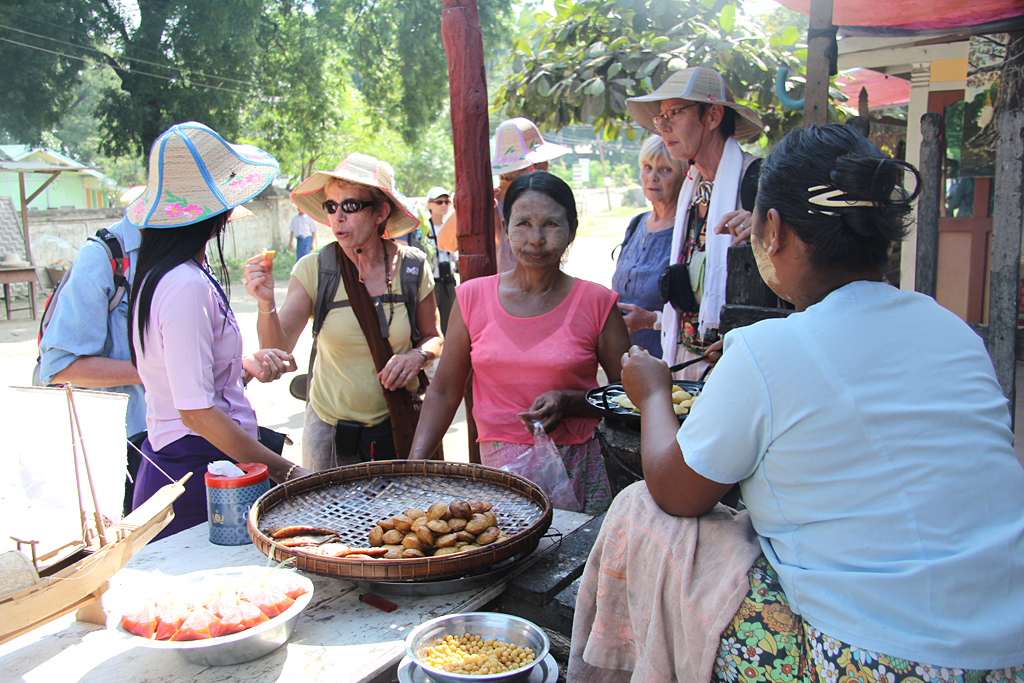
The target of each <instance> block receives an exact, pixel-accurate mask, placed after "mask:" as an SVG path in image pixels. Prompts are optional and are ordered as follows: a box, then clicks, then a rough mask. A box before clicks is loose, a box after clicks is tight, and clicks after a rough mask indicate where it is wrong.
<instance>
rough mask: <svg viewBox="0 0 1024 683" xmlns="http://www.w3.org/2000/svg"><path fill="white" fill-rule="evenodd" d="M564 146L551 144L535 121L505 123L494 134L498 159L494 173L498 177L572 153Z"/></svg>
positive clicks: (521, 120)
mask: <svg viewBox="0 0 1024 683" xmlns="http://www.w3.org/2000/svg"><path fill="white" fill-rule="evenodd" d="M571 151H572V150H570V149H569V148H568V147H565V146H564V145H556V144H554V143H553V142H547V141H546V140H544V138H543V137H541V134H540V130H538V128H537V126H536V125H534V123H533V121H530V120H529V119H524V118H521V117H520V118H514V119H509V120H508V121H502V122H501V123H500V124H498V129H497V130H495V131H494V157H493V158H492V159H491V171H492V172H493V173H494V175H502V174H503V173H511V172H512V171H518V170H520V169H523V168H527V167H529V166H533V165H534V164H539V163H541V162H542V161H551V160H552V159H557V158H558V157H560V156H562V155H563V154H568V153H569V152H571Z"/></svg>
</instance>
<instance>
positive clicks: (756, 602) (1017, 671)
mask: <svg viewBox="0 0 1024 683" xmlns="http://www.w3.org/2000/svg"><path fill="white" fill-rule="evenodd" d="M747 578H748V579H749V580H750V592H749V593H748V595H747V597H746V598H745V599H744V600H743V603H742V604H741V605H740V608H739V610H737V611H736V616H735V617H734V618H733V620H732V623H731V624H729V626H728V627H726V629H725V631H724V632H723V633H722V639H721V645H720V647H719V651H718V658H717V659H716V661H715V669H714V674H713V675H712V677H711V680H712V682H715V681H725V682H727V683H753V682H754V681H765V682H767V683H939V682H940V681H941V682H942V683H1024V665H1021V666H1015V667H1013V668H1011V669H998V670H993V671H977V670H967V669H952V668H947V667H939V666H931V665H928V664H921V663H919V662H911V661H908V660H906V659H899V658H897V657H890V656H888V655H884V654H879V653H877V652H871V651H870V650H863V649H861V648H858V647H853V646H852V645H847V644H846V643H842V642H840V641H838V640H836V639H835V638H830V637H828V636H827V635H825V634H824V633H822V632H821V631H819V630H817V629H816V628H814V627H813V626H811V625H810V624H808V623H807V622H805V621H804V620H803V619H802V618H801V617H799V616H798V615H796V614H793V612H791V611H790V609H789V600H788V599H787V598H786V594H785V593H784V592H783V591H782V586H781V585H780V584H779V576H778V574H776V573H775V570H774V569H772V567H771V565H769V564H768V560H766V559H765V558H764V556H763V555H762V556H761V557H759V558H757V560H756V561H755V562H754V566H752V567H751V568H750V571H749V572H748V573H747Z"/></svg>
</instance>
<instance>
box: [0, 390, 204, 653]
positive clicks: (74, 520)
mask: <svg viewBox="0 0 1024 683" xmlns="http://www.w3.org/2000/svg"><path fill="white" fill-rule="evenodd" d="M127 403H128V398H127V396H125V395H123V394H113V393H109V392H100V391H87V390H81V389H74V388H72V387H70V386H66V387H63V388H39V387H8V388H6V389H0V410H2V411H3V414H4V415H6V416H7V417H8V418H10V421H9V423H8V424H9V425H10V428H9V429H8V430H7V431H8V434H7V438H8V439H9V440H10V443H9V444H8V447H6V448H5V449H3V452H2V453H0V467H2V466H4V465H6V467H5V468H4V471H7V472H12V471H15V468H17V471H18V472H19V474H20V476H19V477H18V479H17V480H16V481H14V482H11V481H8V482H5V484H6V485H5V486H4V488H3V489H2V490H0V544H3V545H2V546H0V547H11V546H13V547H14V548H15V550H12V551H8V552H7V553H3V554H0V558H4V559H5V560H6V562H0V572H2V571H3V566H8V565H10V566H17V565H21V566H20V567H19V568H18V569H17V570H16V571H12V572H11V573H10V574H8V575H7V576H8V583H4V582H3V581H2V579H3V578H4V577H3V576H0V644H3V643H5V642H7V641H8V640H11V639H12V638H16V637H18V636H19V635H22V634H23V633H27V632H28V631H30V630H32V629H34V628H37V627H39V626H42V625H43V624H45V623H47V622H49V621H52V620H53V619H56V618H58V617H60V616H63V615H65V614H68V613H70V612H72V611H76V610H77V611H78V614H77V617H78V618H79V619H80V620H82V621H89V622H92V623H98V624H103V623H105V618H106V615H105V614H104V612H103V609H102V603H101V601H100V596H102V594H103V593H104V592H105V591H106V589H107V581H108V580H109V579H110V577H112V576H113V575H114V574H115V573H117V571H118V570H120V569H121V568H122V567H124V565H125V564H127V563H128V561H129V560H130V559H131V558H132V556H133V555H134V554H135V553H136V552H138V551H139V550H140V549H141V548H142V547H143V546H144V545H146V543H148V542H149V541H150V540H152V539H153V537H155V536H156V535H157V533H159V532H160V530H161V529H163V528H164V527H165V526H167V524H168V523H169V522H170V521H171V520H172V519H173V518H174V512H173V510H172V507H171V504H172V503H173V502H174V501H175V500H176V499H177V498H178V497H179V496H180V495H181V494H182V493H183V492H184V490H185V489H184V482H185V480H186V479H187V478H188V477H184V478H182V479H181V480H180V481H177V482H174V483H171V484H168V485H167V486H164V487H163V488H162V489H160V490H159V491H158V492H157V493H156V494H154V495H153V497H152V498H150V499H149V500H148V501H146V502H145V503H144V504H143V505H142V506H140V507H139V508H137V509H136V510H134V511H133V512H132V513H131V514H130V515H128V516H126V517H124V518H123V519H121V506H122V500H123V497H124V477H125V448H126V445H125V437H124V417H125V411H126V409H127ZM117 520H119V521H117ZM8 539H9V541H8ZM19 556H20V557H19ZM22 557H23V558H24V559H22ZM12 576H18V577H21V578H20V580H18V581H17V582H16V583H14V584H13V585H11V584H10V583H9V582H10V580H11V577H12Z"/></svg>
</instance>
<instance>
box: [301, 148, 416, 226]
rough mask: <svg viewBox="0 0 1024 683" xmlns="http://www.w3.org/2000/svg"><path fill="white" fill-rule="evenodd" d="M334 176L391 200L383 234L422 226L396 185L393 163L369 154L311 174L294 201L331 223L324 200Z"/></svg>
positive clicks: (312, 216)
mask: <svg viewBox="0 0 1024 683" xmlns="http://www.w3.org/2000/svg"><path fill="white" fill-rule="evenodd" d="M331 178H337V179H338V180H342V181H345V182H346V183H353V184H355V185H366V186H367V187H373V188H376V189H378V190H380V191H381V192H383V193H384V194H385V195H386V196H387V198H388V199H389V200H391V214H390V215H389V216H388V220H387V228H386V230H385V231H384V237H387V238H389V239H390V238H395V237H401V236H402V235H406V234H408V233H410V232H412V231H413V230H415V229H416V228H417V227H419V224H420V220H419V219H418V218H417V217H416V215H415V214H413V213H412V211H410V210H409V209H408V208H407V206H406V203H407V201H408V200H407V199H406V198H405V195H403V194H402V193H401V192H399V191H398V190H397V189H396V188H395V171H394V169H393V168H391V164H389V163H387V162H386V161H381V160H379V159H375V158H373V157H371V156H368V155H366V154H359V153H354V154H349V155H348V156H347V157H345V160H344V161H342V162H341V163H340V164H338V165H337V166H335V168H334V170H333V171H317V172H316V173H314V174H313V175H311V176H309V177H308V178H306V179H305V180H303V181H302V182H301V183H299V186H298V187H296V188H295V189H294V190H292V195H291V197H292V203H293V204H295V206H297V207H298V208H300V209H302V210H303V211H304V212H305V213H306V215H307V216H309V217H310V218H312V219H313V220H315V221H316V222H317V223H323V224H324V225H330V222H329V220H328V217H327V212H326V211H324V207H323V203H324V202H325V201H327V183H328V182H330V180H331Z"/></svg>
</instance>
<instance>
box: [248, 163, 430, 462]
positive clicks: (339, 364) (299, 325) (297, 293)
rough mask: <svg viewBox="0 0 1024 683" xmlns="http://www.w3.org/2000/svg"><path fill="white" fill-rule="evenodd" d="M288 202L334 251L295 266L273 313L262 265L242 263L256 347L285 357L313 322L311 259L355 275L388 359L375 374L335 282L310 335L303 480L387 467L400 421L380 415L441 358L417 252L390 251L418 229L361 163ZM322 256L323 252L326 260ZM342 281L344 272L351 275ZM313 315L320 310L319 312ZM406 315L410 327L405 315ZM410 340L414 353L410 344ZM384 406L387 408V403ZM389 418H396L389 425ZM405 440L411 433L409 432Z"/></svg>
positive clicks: (305, 187)
mask: <svg viewBox="0 0 1024 683" xmlns="http://www.w3.org/2000/svg"><path fill="white" fill-rule="evenodd" d="M291 199H292V202H293V203H294V204H295V205H296V206H297V207H298V208H300V209H301V210H303V211H305V212H306V214H307V215H309V216H310V217H311V218H313V220H315V221H316V222H318V223H321V224H324V225H327V226H329V227H330V228H331V231H332V232H333V233H334V235H335V237H336V238H337V242H336V243H334V244H331V245H327V246H325V247H324V248H323V249H321V250H320V253H319V254H310V255H308V256H306V257H305V258H304V259H302V260H301V261H299V262H298V263H296V264H295V266H294V268H292V273H291V277H290V278H289V280H288V293H287V295H286V296H285V300H284V303H283V304H282V305H281V306H280V309H278V307H277V305H276V302H275V296H274V277H273V274H272V272H271V270H270V267H269V266H268V265H267V264H266V262H265V259H264V258H263V256H262V255H256V256H254V257H253V258H251V259H249V260H248V261H247V263H246V266H245V275H244V277H243V281H244V282H245V283H246V290H247V291H248V292H249V294H250V295H251V296H253V297H254V298H255V299H256V300H257V302H258V306H259V316H258V319H257V331H258V333H259V338H260V343H261V344H266V345H271V346H275V347H278V348H282V349H287V350H289V351H290V350H291V349H293V348H295V342H296V341H297V340H298V338H299V335H300V334H301V333H302V331H303V330H304V329H305V327H306V324H307V323H308V322H309V320H310V318H311V317H313V316H314V313H315V311H314V310H313V309H314V303H315V302H316V301H317V294H318V291H319V287H320V282H319V279H320V267H321V266H320V262H321V259H326V258H333V259H336V260H337V265H338V266H339V267H340V268H341V269H342V273H344V269H346V268H349V269H352V270H354V271H355V275H358V281H359V283H361V284H362V285H363V286H364V287H365V293H366V294H368V295H369V297H370V298H371V299H372V300H373V302H374V303H375V304H376V308H377V311H378V313H379V315H382V316H383V317H382V319H381V325H380V327H381V332H382V333H384V332H386V334H383V336H384V337H386V339H385V340H384V342H385V343H386V344H387V345H388V346H389V347H390V351H391V355H390V357H389V358H388V360H387V362H386V364H384V367H383V368H382V369H381V370H380V371H379V372H378V369H377V366H376V364H375V359H374V355H373V352H372V350H371V347H370V345H369V342H368V341H367V337H366V333H364V331H363V329H362V328H361V326H360V323H359V320H358V319H357V317H356V314H355V312H354V310H353V305H352V303H351V301H350V297H349V295H348V294H347V293H346V290H345V285H344V283H343V282H339V284H338V287H337V291H336V294H335V295H334V299H333V301H332V302H331V303H330V304H329V310H328V312H327V314H326V317H324V319H323V327H322V329H320V330H319V332H318V333H317V335H316V340H317V341H316V344H317V346H316V357H315V360H314V363H313V369H312V377H311V380H312V382H311V385H310V389H309V392H308V397H309V398H308V402H307V405H306V412H305V417H304V419H303V430H302V462H303V466H304V467H306V468H308V469H310V470H314V471H317V470H322V469H327V468H330V467H337V466H339V465H347V464H352V463H358V462H364V461H368V460H371V459H373V460H386V459H394V458H395V457H397V456H398V453H397V451H396V443H395V433H394V430H398V429H405V426H404V424H399V423H398V420H399V419H400V420H402V421H403V422H404V420H405V417H403V416H401V415H399V416H397V417H396V416H395V415H392V413H391V412H390V411H389V406H391V405H393V399H392V398H391V397H386V395H385V393H384V392H385V391H387V392H392V393H395V394H397V393H398V392H400V391H405V392H410V391H416V390H418V389H419V382H418V374H419V372H420V371H421V370H423V369H424V368H425V367H426V366H427V365H428V364H429V363H430V362H432V361H434V360H435V359H436V358H438V356H440V355H441V347H442V344H443V342H442V339H441V336H440V334H439V332H438V327H439V324H438V313H437V306H436V305H435V304H434V291H433V290H434V278H433V275H432V273H431V270H430V268H429V267H424V266H425V260H424V255H423V252H422V251H420V250H419V249H414V248H411V247H408V246H406V245H404V244H402V243H401V242H400V241H396V240H395V238H398V237H402V236H404V235H407V234H408V233H409V232H410V231H412V230H414V229H415V228H416V226H417V225H419V220H418V219H417V218H416V216H415V215H413V213H412V212H411V211H410V210H409V209H408V207H407V206H406V203H405V197H404V196H402V195H401V193H399V192H398V191H397V190H396V189H395V181H394V170H393V169H392V167H391V165H390V164H388V163H386V162H384V161H380V160H378V159H375V158H374V157H371V156H367V155H365V154H350V155H349V156H348V157H346V158H345V160H344V161H342V162H341V163H340V164H338V166H337V167H335V169H334V170H333V171H317V172H316V173H314V174H313V175H311V176H310V177H308V178H306V179H305V180H304V181H302V183H300V184H299V186H298V187H296V188H295V189H294V190H293V191H292V193H291ZM326 250H331V251H326ZM407 258H413V259H418V263H419V273H418V278H419V279H418V288H417V291H416V292H415V294H414V296H415V297H416V300H415V301H407V300H406V297H409V296H413V293H412V292H406V291H404V286H403V284H402V282H403V279H404V278H403V277H401V271H402V270H407V267H406V266H404V265H403V264H404V262H405V260H406V259H407ZM349 272H352V271H351V270H350V271H349ZM318 305H328V304H326V303H321V304H318ZM410 307H412V308H413V310H414V311H415V319H410V316H409V314H408V310H409V308H410ZM414 339H415V343H414ZM389 401H392V402H389ZM393 418H396V419H394V420H393ZM409 429H410V430H409V432H408V434H409V437H410V438H411V435H412V429H414V427H410V428H409Z"/></svg>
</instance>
